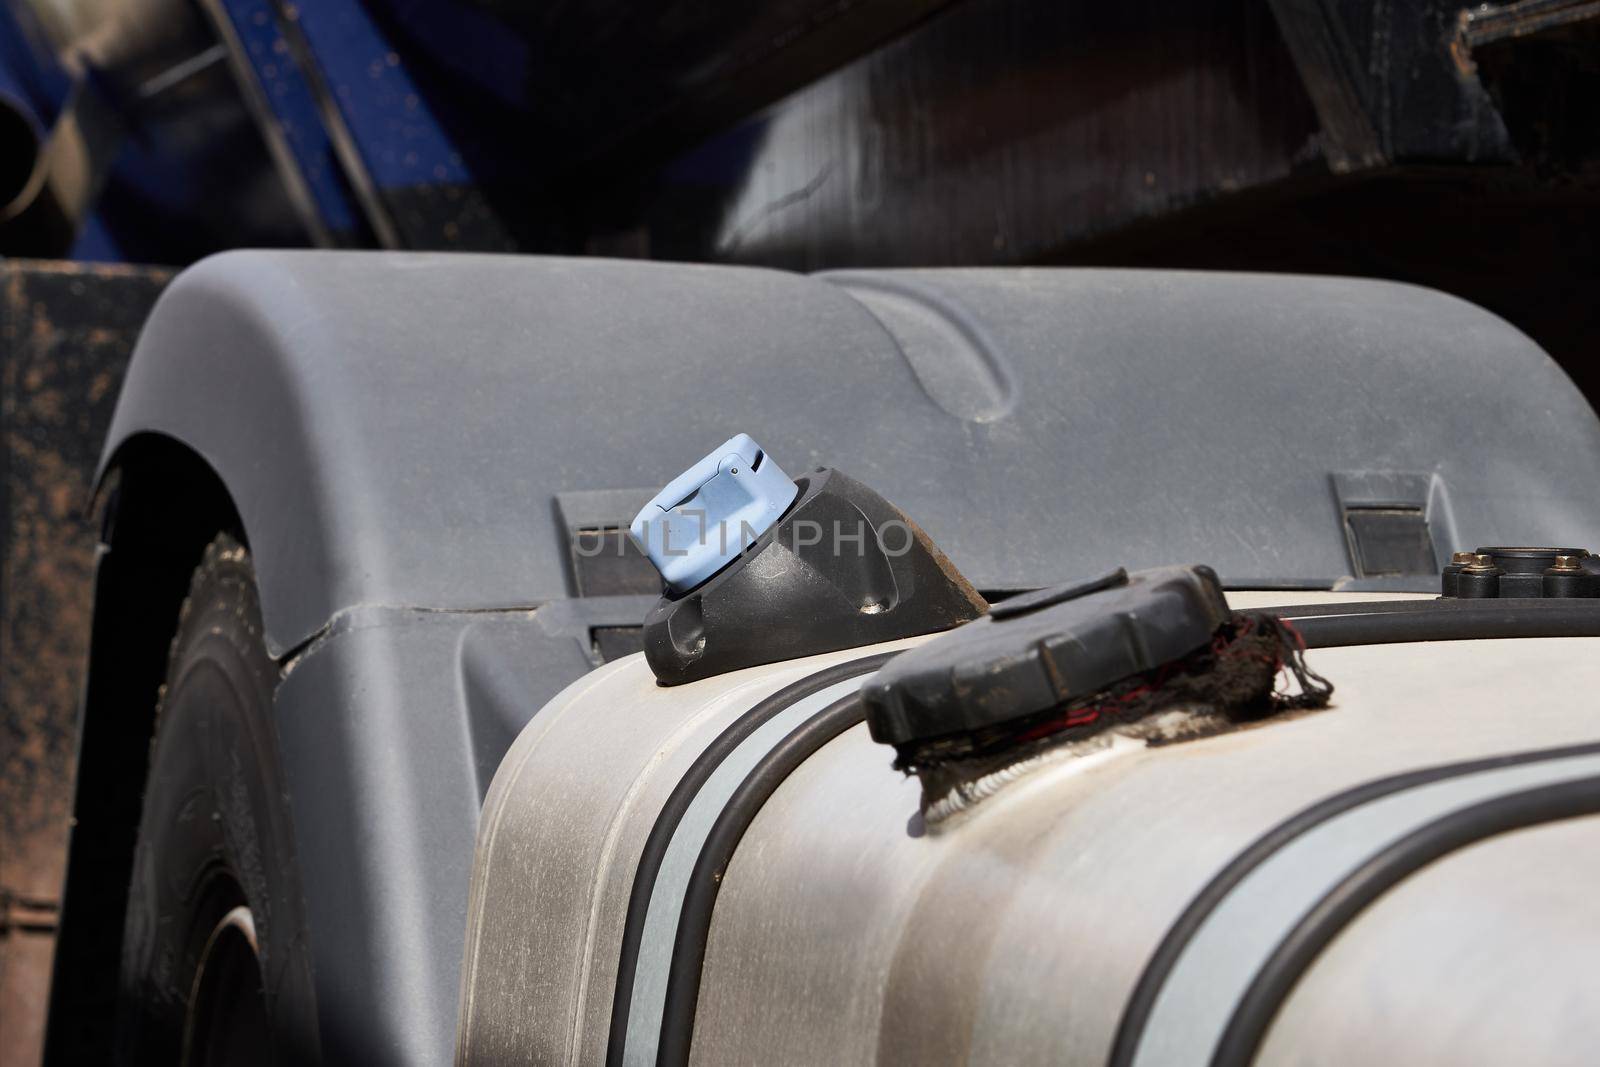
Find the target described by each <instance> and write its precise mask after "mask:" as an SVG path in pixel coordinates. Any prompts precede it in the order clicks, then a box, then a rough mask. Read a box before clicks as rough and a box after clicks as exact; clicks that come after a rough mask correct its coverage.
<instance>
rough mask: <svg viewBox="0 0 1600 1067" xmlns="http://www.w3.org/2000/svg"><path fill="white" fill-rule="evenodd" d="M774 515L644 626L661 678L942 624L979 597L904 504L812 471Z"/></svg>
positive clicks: (714, 671)
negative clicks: (791, 500) (741, 548)
mask: <svg viewBox="0 0 1600 1067" xmlns="http://www.w3.org/2000/svg"><path fill="white" fill-rule="evenodd" d="M795 480H796V482H797V483H798V484H799V486H800V495H799V496H798V497H797V498H796V499H795V503H794V504H793V505H791V506H790V508H789V510H788V512H786V513H785V514H784V516H783V518H782V519H780V520H779V521H778V522H777V524H776V525H774V526H773V527H772V528H771V529H770V530H768V531H766V532H765V533H764V534H762V535H761V536H760V537H759V538H757V539H756V540H755V541H754V542H753V543H752V544H751V545H750V547H749V548H747V549H746V550H745V551H744V552H743V553H741V554H740V555H739V556H738V558H736V559H735V560H734V561H733V562H732V563H730V564H728V566H727V567H725V568H723V569H722V570H721V571H719V572H718V573H716V574H715V575H713V576H712V577H711V578H710V579H709V580H707V581H706V582H705V583H704V584H702V585H700V586H698V587H696V588H695V589H692V590H690V591H689V592H688V593H685V594H684V595H682V596H680V597H677V598H671V597H665V596H664V597H662V598H661V599H660V600H659V601H657V602H656V605H655V607H653V608H651V609H650V613H649V615H647V616H646V617H645V624H644V654H645V659H646V660H647V661H649V664H650V669H651V670H653V671H654V672H655V675H656V679H657V681H659V682H660V683H661V684H662V685H681V684H682V683H684V682H692V681H696V680H698V679H701V678H710V677H713V676H715V675H718V674H725V673H727V672H728V671H733V670H739V669H740V668H743V667H754V666H756V665H758V664H762V663H772V662H775V661H777V660H785V659H794V658H797V657H800V656H810V655H816V654H817V653H821V652H833V651H836V650H838V649H842V648H855V647H857V646H860V645H869V644H876V643H877V642H880V641H893V640H896V639H898V638H902V637H913V636H916V635H918V634H927V633H936V632H938V631H940V630H948V629H950V628H951V627H952V626H956V625H959V624H960V623H963V622H968V621H970V620H972V619H975V618H978V617H979V616H980V615H982V614H983V613H984V612H985V611H987V610H988V604H987V603H985V601H984V599H983V597H981V596H979V595H978V592H977V590H975V589H973V587H972V586H971V584H970V583H968V581H967V580H966V579H965V578H963V577H962V576H961V574H960V572H959V571H957V570H956V568H955V566H954V565H953V564H951V562H950V561H949V559H947V558H946V557H945V555H944V553H942V552H940V551H939V549H938V548H937V547H935V546H934V544H933V542H932V541H931V540H930V539H929V538H928V535H927V534H926V533H924V532H923V531H922V529H921V528H920V527H918V526H917V524H916V523H914V522H912V521H911V519H910V518H909V517H907V516H906V515H905V513H904V512H902V511H900V509H898V508H896V507H895V506H894V505H893V504H890V503H889V502H888V501H887V500H885V499H883V497H881V496H879V495H878V494H877V493H875V492H873V491H872V490H871V489H868V488H867V487H866V486H864V485H862V484H861V483H860V482H857V481H855V480H854V479H852V478H849V477H847V476H846V475H844V474H841V473H840V472H838V471H836V470H830V469H828V468H826V467H818V468H817V469H816V470H814V471H812V472H810V473H809V474H807V475H806V476H805V477H802V478H797V479H795Z"/></svg>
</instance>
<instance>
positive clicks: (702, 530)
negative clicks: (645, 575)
mask: <svg viewBox="0 0 1600 1067" xmlns="http://www.w3.org/2000/svg"><path fill="white" fill-rule="evenodd" d="M799 492H800V487H799V486H797V485H795V484H794V481H793V480H792V479H790V477H789V476H788V475H787V474H785V473H783V471H782V470H781V469H779V467H778V465H777V464H776V463H774V462H773V461H772V459H771V457H769V456H768V455H767V454H766V453H765V452H764V451H762V449H761V446H760V445H758V444H756V443H755V441H753V440H752V439H751V437H750V435H749V434H745V433H741V434H735V435H734V436H733V437H730V438H729V439H728V441H727V443H726V444H724V445H723V446H722V447H721V448H719V449H717V450H716V451H714V452H712V453H711V454H710V455H708V456H706V458H704V459H702V460H701V461H700V462H699V463H696V464H695V465H694V466H692V467H690V468H689V469H688V470H686V471H684V472H683V473H682V474H680V475H678V476H677V477H676V478H674V479H673V480H672V481H671V483H669V484H668V485H667V487H666V488H665V489H663V490H661V492H659V493H657V494H656V497H655V499H654V500H652V501H650V503H648V504H646V505H645V506H644V510H643V511H641V512H639V514H638V515H636V516H634V519H633V526H632V527H630V528H629V531H628V533H629V535H630V536H631V537H632V538H633V540H634V543H635V544H637V545H638V546H639V547H640V548H641V549H642V550H643V551H644V554H645V555H646V556H648V557H650V562H651V563H653V564H655V568H656V570H658V571H660V572H661V577H662V579H663V580H664V581H665V582H666V583H667V589H668V590H669V591H671V592H673V593H686V592H688V591H689V590H691V589H693V588H694V587H695V586H697V585H699V584H700V583H701V582H703V581H705V580H706V579H707V578H709V577H711V576H712V575H713V574H715V573H717V572H718V571H719V570H721V569H722V568H723V567H725V566H727V565H728V564H729V563H731V562H732V561H733V560H734V559H736V558H738V555H739V553H740V552H742V551H743V550H744V549H745V548H747V547H749V546H750V545H751V544H752V543H753V542H754V541H755V539H756V538H758V537H760V536H761V535H762V534H764V533H766V532H767V530H769V529H771V528H772V524H773V523H775V522H777V521H778V520H779V519H780V518H782V517H783V513H784V511H786V510H787V509H788V507H789V505H790V504H792V503H794V498H795V496H796V495H797V494H798V493H799Z"/></svg>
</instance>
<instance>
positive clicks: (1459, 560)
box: [1450, 552, 1477, 567]
mask: <svg viewBox="0 0 1600 1067" xmlns="http://www.w3.org/2000/svg"><path fill="white" fill-rule="evenodd" d="M1476 554H1477V553H1475V552H1452V553H1451V554H1450V562H1451V563H1452V564H1453V565H1455V566H1457V567H1465V566H1466V565H1467V564H1469V563H1471V562H1472V558H1473V556H1475V555H1476Z"/></svg>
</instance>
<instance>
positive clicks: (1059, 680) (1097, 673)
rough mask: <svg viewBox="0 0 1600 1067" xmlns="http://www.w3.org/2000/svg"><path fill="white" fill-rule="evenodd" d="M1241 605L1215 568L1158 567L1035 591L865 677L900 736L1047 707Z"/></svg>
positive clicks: (1198, 640)
mask: <svg viewBox="0 0 1600 1067" xmlns="http://www.w3.org/2000/svg"><path fill="white" fill-rule="evenodd" d="M1230 616H1231V613H1230V610H1229V608H1228V601H1227V598H1226V597H1224V596H1223V593H1222V584H1221V582H1219V581H1218V580H1217V575H1216V572H1215V571H1213V570H1212V569H1211V568H1210V567H1204V566H1199V567H1158V568H1155V569H1152V570H1145V571H1135V572H1134V573H1132V574H1129V573H1128V572H1127V571H1125V570H1122V569H1120V568H1119V569H1118V570H1116V571H1114V572H1113V573H1111V574H1108V575H1106V576H1104V577H1102V578H1097V579H1094V580H1092V581H1086V582H1073V583H1069V584H1067V585H1061V586H1055V587H1053V588H1050V589H1041V590H1038V591H1037V592H1033V593H1027V594H1025V595H1023V596H1019V597H1014V598H1012V599H1010V600H1005V601H1001V602H1000V603H998V604H996V605H994V607H993V608H992V609H991V611H990V613H989V614H988V615H986V616H984V617H983V618H981V619H978V620H976V621H975V622H970V623H968V624H966V625H965V626H962V627H961V628H959V629H957V630H954V631H952V632H950V633H948V634H946V635H944V636H942V637H939V638H936V639H935V640H932V641H929V642H928V643H927V644H925V645H922V646H921V647H919V648H915V649H912V650H911V651H909V652H905V653H902V654H901V655H899V656H896V657H895V658H894V659H893V660H891V661H889V663H888V664H886V665H885V666H884V668H883V669H882V670H880V671H879V672H878V673H877V674H876V675H874V676H873V677H872V678H871V679H869V680H868V681H867V683H866V684H865V685H864V686H863V687H862V690H861V699H862V702H863V703H864V704H865V706H866V710H867V724H868V727H869V728H870V730H871V732H872V738H873V740H875V741H879V742H882V743H884V744H891V745H897V746H898V745H904V744H907V743H912V742H917V741H922V740H926V739H929V738H934V737H942V736H945V735H949V734H960V733H967V732H971V731H974V730H981V729H983V728H984V727H988V726H994V725H996V724H998V723H1005V722H1010V721H1013V720H1015V719H1020V718H1025V717H1027V716H1030V715H1036V714H1038V713H1040V712H1043V711H1048V710H1049V709H1051V708H1053V707H1056V706H1058V705H1060V704H1064V703H1066V702H1068V701H1070V700H1075V699H1078V698H1079V697H1083V696H1087V695H1089V694H1091V693H1095V692H1098V691H1099V690H1102V689H1105V688H1106V687H1107V686H1109V685H1112V684H1114V683H1116V682H1119V681H1121V680H1122V679H1124V678H1127V677H1130V676H1131V675H1135V674H1141V673H1143V672H1145V671H1148V670H1152V669H1154V668H1156V667H1158V666H1160V665H1161V664H1163V663H1167V662H1170V661H1172V660H1176V659H1181V658H1182V657H1184V656H1187V655H1188V654H1189V653H1191V652H1194V651H1196V650H1197V649H1200V648H1202V647H1204V646H1205V645H1206V644H1207V643H1208V642H1210V641H1211V639H1212V635H1213V634H1215V633H1216V631H1217V628H1218V627H1220V626H1222V625H1223V623H1225V622H1227V621H1228V620H1229V618H1230Z"/></svg>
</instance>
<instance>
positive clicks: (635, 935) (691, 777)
mask: <svg viewBox="0 0 1600 1067" xmlns="http://www.w3.org/2000/svg"><path fill="white" fill-rule="evenodd" d="M894 655H896V653H894V652H886V653H880V654H878V655H873V656H866V657H863V658H862V659H857V660H852V661H850V662H848V663H840V664H836V665H834V666H832V667H829V668H826V669H825V670H821V671H818V672H817V673H816V674H812V675H809V676H807V677H805V678H802V679H800V680H799V681H797V682H794V683H792V684H791V685H788V686H786V687H784V688H783V689H780V690H779V691H778V692H776V693H774V694H773V695H772V696H770V697H768V698H767V699H765V700H763V701H762V702H761V703H759V704H757V705H756V706H755V707H753V708H751V709H750V710H749V711H747V712H745V713H744V714H743V715H741V716H740V717H739V718H738V719H737V720H735V721H734V722H733V723H732V724H730V725H729V726H728V727H727V729H725V730H723V732H722V733H721V734H720V735H718V737H717V738H716V740H714V741H712V742H711V744H710V745H708V746H707V747H706V749H705V751H704V752H702V753H701V754H700V756H699V757H698V758H697V759H696V760H695V761H694V763H693V764H691V765H690V767H689V769H688V771H687V772H685V774H684V776H683V777H682V778H681V779H680V780H679V782H678V784H677V786H676V787H675V788H674V789H673V791H672V793H671V795H670V796H669V797H668V798H667V802H666V803H665V804H664V805H663V806H662V809H661V813H660V814H659V815H658V816H657V817H656V821H655V824H654V826H652V827H651V830H650V835H649V837H648V838H647V839H646V841H645V845H644V850H643V851H642V852H641V854H640V856H639V864H638V867H637V868H636V869H635V872H634V878H633V887H632V889H631V891H630V893H629V897H628V910H627V915H626V918H625V919H624V922H623V934H622V952H621V958H620V961H619V963H618V967H617V982H616V989H615V991H614V993H613V997H612V1009H611V1027H610V1035H609V1043H608V1046H607V1050H606V1063H607V1064H608V1067H618V1065H621V1064H653V1063H655V1062H656V1060H657V1045H658V1041H659V1038H660V1033H661V1020H662V1011H663V1007H664V1004H665V1000H666V991H667V985H668V981H667V975H668V968H669V966H670V965H671V962H672V957H673V955H674V945H675V943H676V940H677V925H678V918H679V914H680V911H681V907H682V902H683V899H684V896H685V892H686V890H687V886H688V883H689V880H690V876H691V874H692V872H693V868H694V864H695V862H696V860H697V858H698V857H699V855H700V851H701V845H702V844H703V843H704V841H705V839H706V836H707V834H708V833H709V832H710V831H711V828H712V825H713V823H714V822H715V821H716V819H717V818H718V817H719V816H720V815H721V813H722V811H723V807H724V805H725V803H726V802H727V800H728V799H729V798H730V797H731V796H732V795H733V793H734V791H735V790H736V789H737V788H738V787H739V785H740V784H741V783H742V781H743V779H744V777H745V775H746V773H747V772H748V771H749V770H750V769H751V768H752V767H753V766H755V765H756V763H757V762H758V761H759V760H760V759H761V758H762V757H763V756H765V755H766V754H767V753H768V752H769V751H770V750H771V749H772V748H773V747H774V746H775V745H778V744H780V743H781V742H782V741H783V740H784V739H785V737H786V736H787V734H788V732H789V731H790V730H791V729H792V728H793V727H794V726H796V725H798V724H800V723H803V722H805V721H806V719H807V718H809V717H810V716H812V715H813V714H815V713H816V712H817V711H818V710H820V709H822V708H824V707H826V706H828V705H829V704H831V703H833V702H836V701H837V700H838V699H839V698H840V697H843V696H845V695H847V694H853V693H854V692H855V691H856V689H857V688H858V686H859V679H860V678H862V677H863V676H865V675H868V674H871V673H872V672H874V671H876V670H877V669H878V668H879V667H881V666H883V664H884V663H886V662H888V660H889V659H891V658H892V657H893V656H894Z"/></svg>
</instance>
